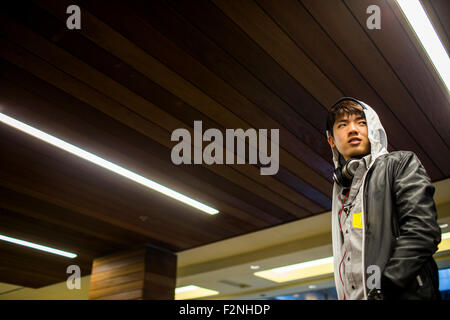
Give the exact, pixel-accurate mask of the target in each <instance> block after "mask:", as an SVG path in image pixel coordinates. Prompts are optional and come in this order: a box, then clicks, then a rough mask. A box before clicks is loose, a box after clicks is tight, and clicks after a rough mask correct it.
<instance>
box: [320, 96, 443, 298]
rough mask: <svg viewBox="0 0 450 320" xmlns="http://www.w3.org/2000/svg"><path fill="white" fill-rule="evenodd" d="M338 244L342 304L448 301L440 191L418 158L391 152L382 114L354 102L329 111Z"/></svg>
mask: <svg viewBox="0 0 450 320" xmlns="http://www.w3.org/2000/svg"><path fill="white" fill-rule="evenodd" d="M327 137H328V143H329V144H330V146H331V149H332V153H333V162H334V165H335V168H336V170H335V175H334V180H335V183H334V186H333V203H332V238H333V256H334V275H335V283H336V290H337V293H338V298H339V299H344V300H345V299H347V300H354V299H369V300H371V299H375V300H380V299H440V292H439V285H438V270H437V266H436V263H435V261H434V260H433V257H432V256H433V254H434V253H435V252H436V250H437V245H438V244H439V242H440V240H441V230H440V228H439V226H438V224H437V214H436V207H435V204H434V201H433V194H434V187H433V185H432V184H431V181H430V178H429V176H428V175H427V173H426V171H425V169H424V167H423V166H422V164H421V162H420V161H419V159H418V158H417V156H416V155H415V154H414V153H413V152H410V151H395V152H391V153H389V152H388V151H387V144H388V143H387V136H386V132H385V130H384V128H383V126H382V125H381V123H380V120H379V118H378V115H377V114H376V112H375V111H374V110H373V109H372V108H371V107H370V106H368V105H367V104H365V103H364V102H361V101H358V100H356V99H353V98H348V97H346V98H342V99H340V100H339V101H338V102H337V103H336V104H335V105H334V106H333V107H332V108H331V109H330V111H329V114H328V118H327Z"/></svg>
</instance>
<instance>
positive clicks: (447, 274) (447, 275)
mask: <svg viewBox="0 0 450 320" xmlns="http://www.w3.org/2000/svg"><path fill="white" fill-rule="evenodd" d="M447 290H450V268H447V269H441V270H439V291H447Z"/></svg>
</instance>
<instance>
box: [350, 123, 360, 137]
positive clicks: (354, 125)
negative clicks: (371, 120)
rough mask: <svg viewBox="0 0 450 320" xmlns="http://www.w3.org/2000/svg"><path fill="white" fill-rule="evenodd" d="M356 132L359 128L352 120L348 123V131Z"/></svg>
mask: <svg viewBox="0 0 450 320" xmlns="http://www.w3.org/2000/svg"><path fill="white" fill-rule="evenodd" d="M355 132H356V133H358V132H359V129H358V126H357V125H356V124H355V123H354V122H353V121H352V122H350V123H349V124H348V133H349V134H350V133H355Z"/></svg>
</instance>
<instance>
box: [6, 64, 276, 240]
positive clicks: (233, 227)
mask: <svg viewBox="0 0 450 320" xmlns="http://www.w3.org/2000/svg"><path fill="white" fill-rule="evenodd" d="M3 70H5V73H8V81H9V82H17V81H18V80H19V79H20V80H21V82H22V83H24V82H25V83H27V80H28V78H27V77H26V74H24V73H19V74H18V75H17V76H16V77H14V76H12V75H15V74H16V70H15V69H13V68H9V67H7V66H4V68H3ZM0 73H1V71H0ZM0 83H2V84H3V85H2V86H1V88H0V92H2V93H3V94H2V98H1V99H2V101H3V104H4V105H7V106H9V107H8V109H6V110H5V112H6V111H8V112H9V113H11V112H12V115H13V116H14V114H16V115H17V116H19V118H21V119H23V120H24V121H28V123H33V122H37V123H39V125H40V126H41V129H43V128H48V129H49V130H51V131H48V132H53V133H54V135H56V136H58V137H60V138H62V139H64V140H67V141H72V143H75V144H77V145H80V146H84V147H85V148H86V149H87V150H91V151H93V152H94V153H96V154H98V155H100V156H103V157H104V158H106V159H109V160H111V161H113V162H114V163H117V164H123V165H124V166H125V167H127V168H129V169H130V170H133V171H134V172H138V173H142V174H143V175H144V176H149V177H152V178H153V179H155V180H156V181H159V182H161V183H164V184H165V185H166V186H168V187H171V188H173V189H175V190H178V191H179V192H182V193H184V194H186V195H190V196H192V197H193V198H195V199H198V200H206V201H205V202H206V203H208V202H209V203H213V201H216V202H217V204H218V205H219V206H220V208H221V209H222V208H223V210H225V212H229V211H230V210H231V213H232V214H233V216H232V217H230V216H229V215H220V216H217V217H214V218H215V220H214V221H212V222H213V223H215V222H216V220H217V223H220V225H221V227H227V226H229V230H230V231H231V232H233V233H234V232H236V231H239V230H242V228H246V229H243V230H249V229H248V228H249V227H246V224H247V222H251V223H252V224H255V225H257V226H266V225H267V224H261V221H262V220H260V219H258V218H256V215H257V216H258V217H261V218H262V219H265V220H267V221H271V222H272V223H273V222H278V223H279V222H280V221H281V220H275V217H274V216H276V214H277V213H276V212H275V213H274V214H273V216H272V215H269V214H268V213H265V212H263V211H261V210H259V209H258V207H255V206H251V205H249V204H246V203H244V202H243V201H240V200H239V199H238V198H232V197H230V196H227V195H226V194H225V192H223V191H221V190H220V189H218V188H217V187H214V186H213V185H211V184H205V183H204V182H202V181H201V180H199V179H197V178H195V175H194V174H197V176H199V177H204V178H205V179H207V181H208V180H209V181H215V182H217V183H219V184H220V185H221V186H222V187H223V188H224V189H230V188H232V185H230V184H229V183H228V184H227V183H226V180H225V181H221V180H219V179H218V177H212V176H211V175H208V172H205V169H203V170H200V171H196V172H194V174H191V175H186V174H184V173H183V171H181V167H176V166H174V165H171V164H168V163H167V160H166V158H165V156H164V155H162V154H161V153H162V150H161V149H159V150H158V149H156V148H155V147H156V146H155V145H154V144H153V145H152V144H151V143H150V141H149V140H148V139H143V137H142V136H140V135H137V134H131V135H130V134H127V133H128V132H129V131H130V130H128V131H124V128H123V127H121V126H113V127H111V126H110V125H109V128H105V130H106V131H108V132H114V133H116V134H117V135H119V136H120V138H119V139H118V138H117V137H116V136H112V135H111V134H105V133H104V132H103V131H99V130H98V128H100V127H104V126H106V125H107V124H104V123H105V120H104V119H103V118H101V117H99V115H98V114H96V113H95V112H89V111H90V110H89V109H87V108H88V107H87V106H84V105H81V104H75V105H73V106H72V104H71V100H70V99H69V97H68V96H64V95H63V96H61V97H58V99H57V100H56V102H57V103H59V104H60V105H61V106H64V109H63V108H60V107H53V106H50V105H49V104H48V103H47V102H45V101H43V100H42V98H40V97H37V96H35V95H30V94H29V93H28V92H26V91H24V90H21V89H19V88H18V87H16V86H13V85H12V84H11V83H5V82H3V81H2V80H1V79H0ZM33 85H36V82H32V83H31V84H30V86H33ZM36 89H38V90H41V92H42V93H44V94H45V96H46V97H47V98H48V97H50V96H51V97H53V95H52V94H54V93H55V92H54V91H50V92H48V91H47V90H46V89H49V88H48V87H45V86H38V88H36ZM8 97H9V98H8ZM63 98H67V99H63ZM27 99H28V101H27ZM19 101H20V103H18V102H19ZM27 105H30V106H31V105H33V108H31V109H29V108H24V107H23V106H27ZM37 106H39V111H37V109H36V107H37ZM10 107H13V109H10ZM67 110H72V111H74V112H78V113H79V114H80V115H79V118H77V117H74V116H69V115H68V114H67V113H66V111H67ZM53 118H54V119H55V120H54V122H52V120H51V119H53ZM86 118H88V119H90V120H89V122H90V123H92V125H87V124H85V123H81V122H80V121H82V120H81V119H86ZM30 121H31V122H30ZM108 124H109V122H108ZM69 128H71V129H69ZM55 130H56V131H55ZM80 133H81V134H80ZM85 135H86V136H88V137H96V139H95V141H93V140H92V139H86V138H85ZM130 141H133V142H134V144H136V143H137V142H138V141H142V143H141V144H140V145H136V146H135V147H131V146H130ZM117 145H121V146H122V147H121V152H117V147H116V146H117ZM105 146H109V147H105ZM155 149H156V150H155ZM145 150H153V151H152V152H146V151H145ZM125 155H128V156H125ZM157 155H161V156H160V157H159V159H155V156H157ZM147 164H148V165H147ZM150 164H151V165H150ZM190 167H191V168H192V166H190ZM197 168H198V167H197ZM172 171H175V172H176V174H175V175H176V177H177V178H176V179H173V178H170V179H169V178H168V175H167V174H165V173H166V172H172ZM147 172H148V173H147ZM180 180H181V181H189V182H190V183H192V184H194V185H196V186H198V187H202V190H206V191H207V192H209V193H211V195H210V196H207V197H205V196H204V194H198V193H193V192H192V187H191V186H187V185H182V184H180V182H179V181H180ZM234 193H235V194H236V195H237V196H243V195H245V197H246V199H247V201H248V202H249V203H250V204H252V203H259V204H260V205H261V204H262V205H265V207H266V210H267V209H270V208H271V207H270V203H265V201H264V199H257V200H255V201H253V199H252V195H251V194H250V193H248V192H245V190H236V191H235V192H234ZM216 199H224V200H225V201H227V202H231V203H232V204H238V205H239V207H240V208H243V210H245V211H246V212H250V213H251V214H252V216H250V217H251V218H247V217H248V216H249V214H248V213H245V212H244V211H243V210H239V209H235V208H234V207H232V206H230V205H228V204H227V203H226V202H223V201H217V200H216ZM277 210H278V209H277ZM268 212H269V213H272V212H273V210H268ZM253 215H255V216H253ZM278 215H279V214H278ZM199 217H200V219H206V218H205V216H204V215H201V216H199ZM235 217H236V218H235ZM210 221H211V220H210ZM243 222H245V223H244V224H243ZM255 222H256V223H255ZM250 228H252V227H250Z"/></svg>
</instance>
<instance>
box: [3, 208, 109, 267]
mask: <svg viewBox="0 0 450 320" xmlns="http://www.w3.org/2000/svg"><path fill="white" fill-rule="evenodd" d="M0 234H3V235H6V236H9V237H13V238H17V239H21V240H25V241H29V242H33V243H38V244H40V245H44V246H48V247H52V248H56V249H60V250H64V251H68V252H73V253H77V254H78V255H80V256H83V257H86V258H90V259H93V258H94V257H96V256H98V255H100V254H104V253H105V252H108V250H109V249H110V248H111V247H110V245H108V244H107V243H106V244H105V243H103V242H100V241H99V240H98V239H97V238H94V237H88V236H86V235H83V234H80V233H76V232H73V231H71V230H68V229H62V228H57V226H55V225H53V224H49V223H47V222H43V221H40V220H38V219H35V218H29V217H26V216H23V215H21V214H18V213H16V212H11V211H9V210H6V209H0Z"/></svg>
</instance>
